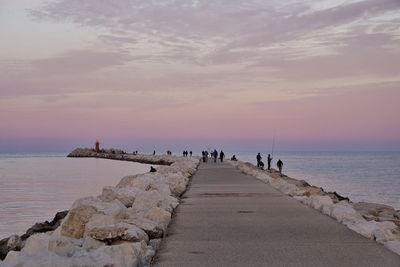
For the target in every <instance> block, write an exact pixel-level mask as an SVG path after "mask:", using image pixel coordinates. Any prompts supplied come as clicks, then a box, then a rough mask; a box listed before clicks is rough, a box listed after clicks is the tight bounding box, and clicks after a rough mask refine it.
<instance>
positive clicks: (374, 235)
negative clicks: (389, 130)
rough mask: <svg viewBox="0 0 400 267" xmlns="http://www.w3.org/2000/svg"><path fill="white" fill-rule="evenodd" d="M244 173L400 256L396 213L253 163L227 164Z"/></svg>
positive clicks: (399, 213) (398, 213) (399, 218)
mask: <svg viewBox="0 0 400 267" xmlns="http://www.w3.org/2000/svg"><path fill="white" fill-rule="evenodd" d="M228 162H229V163H230V164H232V165H234V166H235V167H236V168H238V169H239V170H240V171H242V172H243V173H245V174H249V175H251V176H254V177H256V178H257V179H259V180H261V181H263V182H265V183H268V184H270V185H271V186H272V187H274V188H275V189H277V190H279V191H281V192H282V193H284V194H286V195H289V196H292V197H294V198H295V199H297V200H298V201H300V202H302V203H303V204H305V205H307V206H310V207H312V208H314V209H316V210H318V211H320V212H322V213H323V214H326V215H328V216H330V217H332V218H334V219H335V220H337V221H338V222H340V223H342V224H344V225H346V226H347V227H348V228H350V229H351V230H353V231H355V232H357V233H359V234H361V235H363V236H365V237H367V238H370V239H373V240H376V241H377V242H379V243H381V244H383V245H384V246H385V247H387V248H388V249H390V250H392V251H393V252H395V253H397V254H399V255H400V211H396V210H395V209H394V208H392V207H390V206H387V205H382V204H375V203H365V202H360V203H353V202H351V201H350V199H349V198H347V197H342V196H340V195H339V194H337V193H336V192H325V191H324V190H323V189H322V188H320V187H316V186H312V185H310V184H308V183H307V182H306V181H304V180H296V179H293V178H290V177H288V176H286V175H282V176H281V175H280V174H279V173H278V172H277V171H276V170H274V169H272V170H271V172H269V171H264V170H261V169H259V168H257V167H256V166H254V165H253V164H250V163H248V162H241V161H228Z"/></svg>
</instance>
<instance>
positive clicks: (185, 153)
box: [182, 150, 193, 157]
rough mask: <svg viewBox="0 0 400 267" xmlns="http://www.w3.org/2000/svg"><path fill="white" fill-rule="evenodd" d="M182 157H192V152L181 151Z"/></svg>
mask: <svg viewBox="0 0 400 267" xmlns="http://www.w3.org/2000/svg"><path fill="white" fill-rule="evenodd" d="M182 155H183V156H184V157H187V156H188V155H190V156H192V155H193V152H192V151H190V152H188V151H187V150H185V151H183V153H182Z"/></svg>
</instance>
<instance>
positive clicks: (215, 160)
mask: <svg viewBox="0 0 400 267" xmlns="http://www.w3.org/2000/svg"><path fill="white" fill-rule="evenodd" d="M213 157H214V162H215V163H216V162H217V158H218V152H217V150H216V149H214V152H213Z"/></svg>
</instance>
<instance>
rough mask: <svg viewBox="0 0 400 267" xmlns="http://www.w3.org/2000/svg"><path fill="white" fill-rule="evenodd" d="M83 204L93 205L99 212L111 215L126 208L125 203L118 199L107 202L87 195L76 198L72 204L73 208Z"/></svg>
mask: <svg viewBox="0 0 400 267" xmlns="http://www.w3.org/2000/svg"><path fill="white" fill-rule="evenodd" d="M82 206H84V207H87V206H88V207H93V208H95V209H96V211H97V212H99V213H103V214H106V215H111V216H115V215H117V214H118V213H120V212H121V210H123V209H125V208H126V207H125V206H124V204H122V203H121V201H119V200H118V199H115V200H113V201H111V202H106V201H102V200H101V199H99V198H96V197H85V198H81V199H78V200H76V201H75V202H74V204H73V205H72V208H71V209H75V208H78V207H82Z"/></svg>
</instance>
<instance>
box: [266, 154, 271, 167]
mask: <svg viewBox="0 0 400 267" xmlns="http://www.w3.org/2000/svg"><path fill="white" fill-rule="evenodd" d="M267 161H268V170H271V161H272V158H271V155H270V154H268V158H267Z"/></svg>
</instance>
